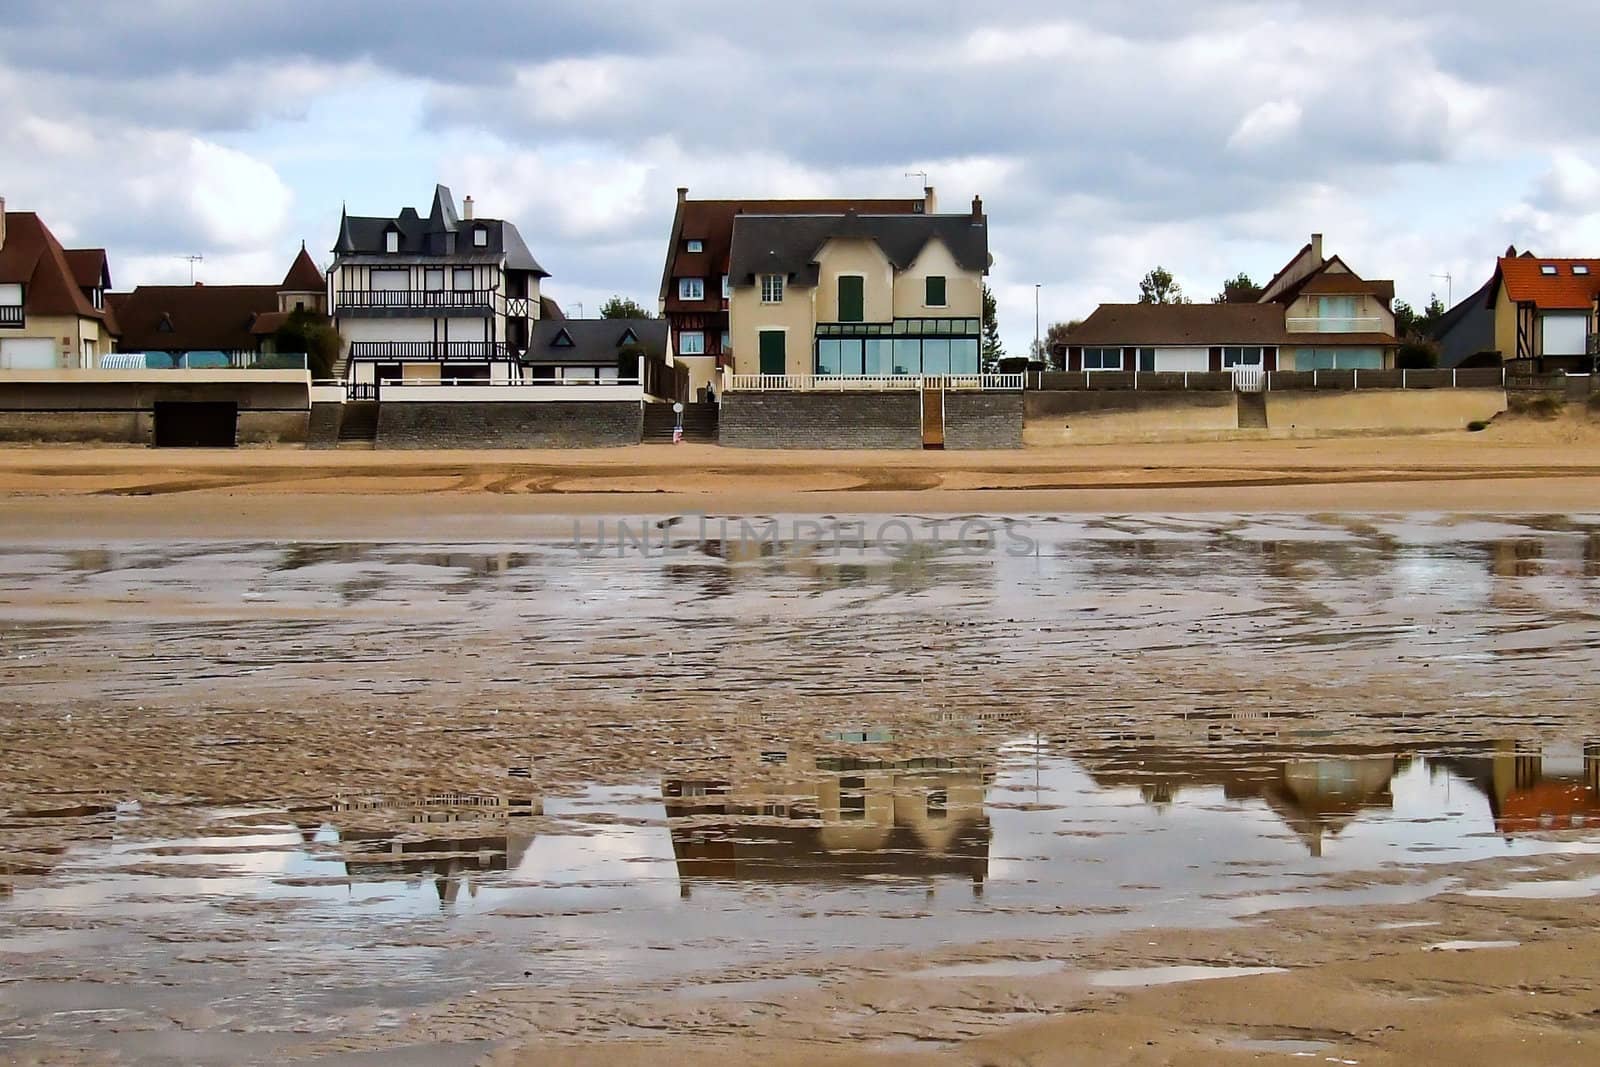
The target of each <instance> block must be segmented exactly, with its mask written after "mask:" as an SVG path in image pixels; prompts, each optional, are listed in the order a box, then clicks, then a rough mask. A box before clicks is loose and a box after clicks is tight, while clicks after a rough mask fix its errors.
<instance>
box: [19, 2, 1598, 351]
mask: <svg viewBox="0 0 1600 1067" xmlns="http://www.w3.org/2000/svg"><path fill="white" fill-rule="evenodd" d="M1515 12H1516V14H1515V16H1514V17H1513V16H1512V15H1510V14H1509V13H1508V8H1507V7H1506V5H1505V4H1504V3H1503V2H1501V0H1495V2H1489V0H1455V2H1450V3H1427V4H1423V3H1406V4H1397V3H1394V2H1393V0H1384V2H1378V0H1339V2H1338V3H1331V2H1322V3H1293V2H1264V3H1255V2H1246V0H1221V2H1215V3H1208V2H1205V0H1143V2H1141V3H1137V4H1133V3H1127V2H1125V0H1076V2H1074V3H1070V4H1064V3H1059V2H1049V0H985V2H984V3H981V4H972V3H963V4H954V3H945V2H943V0H917V2H915V3H912V2H902V0H874V2H870V3H869V2H866V0H856V2H846V0H810V2H808V3H802V4H795V5H790V6H789V7H787V8H785V7H783V6H781V5H770V4H751V3H741V4H723V3H719V2H715V0H701V2H698V3H693V4H680V3H677V2H674V0H587V2H570V3H569V2H565V0H532V2H519V3H511V2H506V3H486V2H481V3H475V2H471V0H458V2H456V3H453V4H439V3H436V2H429V3H420V2H413V0H383V2H367V0H349V2H345V0H321V2H320V3H315V4H311V3H304V4H302V3H298V2H291V3H285V2H283V0H271V2H258V0H230V2H229V3H226V4H221V3H213V2H209V0H141V2H139V3H121V2H118V3H74V2H72V0H6V2H5V4H4V5H3V8H0V99H4V100H5V101H6V102H7V107H6V111H7V115H6V121H5V122H4V123H3V124H0V195H4V196H5V197H6V200H7V206H8V207H10V208H12V209H13V210H16V209H22V210H36V211H38V212H40V213H41V214H42V215H43V216H44V217H45V220H46V221H47V222H48V223H49V224H50V225H51V227H52V228H53V229H54V230H55V231H56V233H57V235H58V236H59V237H61V238H62V239H63V240H64V241H66V242H67V243H69V244H72V243H78V244H92V245H105V246H106V247H108V248H109V249H110V252H111V256H112V272H113V277H114V279H115V281H116V283H117V285H118V287H119V288H126V287H129V286H131V285H134V284H138V283H141V282H159V281H168V282H170V281H183V280H186V279H187V277H188V272H189V264H188V263H187V262H186V261H185V260H184V259H182V258H181V257H183V256H186V255H190V254H199V255H203V256H204V257H205V262H204V263H203V264H200V265H199V267H198V268H197V269H198V276H199V277H201V278H202V279H204V280H206V281H209V282H213V283H221V282H242V281H267V280H276V279H277V278H278V277H279V276H281V274H282V272H283V270H284V269H285V268H286V267H287V265H288V262H289V259H290V257H291V256H292V254H293V252H294V250H295V249H297V248H298V247H299V242H300V240H301V239H302V238H304V239H305V240H306V242H307V244H308V245H309V247H310V248H311V249H312V251H313V253H314V254H315V255H316V256H317V258H318V259H319V261H321V262H326V260H327V259H328V258H329V257H328V253H327V249H328V248H329V246H330V245H331V244H332V242H333V238H334V234H335V230H336V226H337V222H338V215H339V206H340V203H341V202H348V203H349V206H350V210H351V211H352V212H354V213H365V214H388V213H393V212H394V211H396V210H398V209H399V208H400V207H401V206H403V205H405V204H415V205H417V206H418V207H419V208H422V209H424V210H426V207H427V204H428V200H429V196H430V194H431V190H432V187H433V183H434V182H436V181H439V182H444V183H446V184H448V185H450V186H451V187H452V188H453V189H454V190H455V192H456V195H457V196H458V197H460V196H463V195H465V194H468V193H471V194H473V196H474V197H475V199H476V201H477V203H478V205H479V211H480V213H481V214H485V215H496V216H503V217H506V218H510V219H512V220H513V221H515V222H517V224H518V226H519V228H520V229H521V230H522V233H523V235H524V236H525V237H526V238H527V240H528V243H529V245H530V246H531V247H532V248H533V250H534V253H535V255H536V256H537V257H538V258H539V260H540V261H541V262H542V263H543V264H544V266H545V268H546V269H547V270H549V271H550V272H551V274H552V275H553V277H552V278H551V279H549V281H548V282H547V292H549V293H550V294H551V295H552V296H554V297H555V298H556V299H557V300H559V301H560V302H561V303H562V304H563V305H575V304H577V303H579V302H581V303H582V304H583V305H584V307H585V309H586V310H587V311H589V313H591V314H592V313H593V311H594V309H595V308H596V307H597V305H598V302H599V301H600V300H602V299H604V298H605V297H606V296H607V295H609V294H611V293H613V292H620V293H624V294H626V295H628V296H631V297H633V298H634V299H636V300H639V301H640V302H642V303H645V304H647V306H651V307H653V306H654V304H655V297H656V287H657V285H658V282H659V278H660V270H661V263H662V259H663V254H664V251H665V247H664V246H665V243H666V239H667V234H668V230H669V227H670V224H671V218H672V209H673V202H674V197H675V189H676V187H677V186H679V185H687V186H688V187H689V188H690V189H691V195H697V196H752V197H755V196H776V195H782V196H805V195H824V194H826V195H839V194H853V195H863V196H896V195H915V193H916V192H917V191H918V189H919V188H920V184H921V179H920V178H919V177H907V176H906V174H907V172H909V171H926V172H927V173H928V174H929V175H930V180H931V181H932V183H933V184H934V185H935V186H936V187H937V188H938V190H939V194H940V198H941V202H942V204H943V205H944V206H945V207H946V209H949V210H958V209H961V208H963V207H965V206H966V205H967V204H968V203H969V202H970V200H971V197H972V195H973V194H974V193H981V194H982V196H983V198H984V202H985V205H986V206H987V209H988V211H989V215H990V223H991V235H990V240H991V250H992V252H993V254H994V258H995V267H994V273H993V277H992V279H991V284H992V285H993V286H994V288H995V291H996V294H997V295H998V297H999V300H1000V319H1001V323H1002V326H1003V327H1004V333H1005V337H1006V341H1007V344H1008V347H1010V348H1011V349H1013V350H1022V349H1023V348H1025V345H1026V342H1027V341H1028V340H1030V339H1031V337H1032V333H1033V302H1034V300H1033V298H1034V292H1033V290H1034V285H1035V284H1036V283H1037V284H1041V285H1042V286H1043V287H1044V288H1043V290H1042V293H1043V299H1042V308H1043V317H1044V321H1045V322H1046V323H1049V322H1050V321H1052V320H1055V319H1064V318H1068V317H1081V316H1082V315H1084V314H1086V313H1087V312H1088V311H1089V310H1091V309H1092V308H1093V307H1094V306H1095V304H1097V303H1098V302H1100V301H1103V300H1131V299H1133V298H1134V297H1135V295H1136V293H1137V284H1138V280H1139V278H1140V276H1141V275H1142V274H1143V273H1144V272H1145V271H1146V270H1147V269H1149V268H1150V267H1151V266H1154V265H1156V264H1158V263H1160V264H1165V265H1166V266H1167V267H1168V268H1170V269H1171V270H1172V271H1173V272H1174V273H1175V274H1176V275H1177V277H1178V279H1179V281H1180V282H1181V283H1182V284H1183V285H1184V287H1185V289H1186V290H1188V291H1189V292H1190V293H1191V294H1192V295H1194V296H1195V297H1197V298H1208V297H1209V296H1211V295H1212V294H1213V293H1215V292H1216V291H1217V289H1218V288H1219V286H1220V284H1221V282H1222V279H1223V278H1224V277H1228V276H1231V275H1232V274H1234V273H1236V272H1237V271H1240V270H1243V271H1247V272H1249V273H1250V274H1251V275H1253V276H1254V277H1255V278H1256V280H1257V281H1262V280H1265V278H1267V277H1268V276H1270V275H1271V274H1272V273H1273V272H1274V271H1275V270H1276V269H1277V268H1278V267H1279V266H1280V265H1281V264H1282V263H1283V261H1284V260H1286V259H1287V258H1288V257H1289V255H1290V254H1292V253H1293V252H1294V251H1295V250H1296V249H1297V248H1298V247H1299V246H1300V245H1301V244H1303V243H1304V242H1305V240H1306V239H1307V236H1308V235H1309V233H1310V232H1311V231H1312V230H1320V231H1322V232H1323V233H1325V234H1326V235H1327V244H1328V250H1329V251H1330V252H1338V253H1339V254H1340V255H1342V256H1343V257H1344V258H1345V259H1346V260H1347V261H1348V262H1349V263H1350V264H1351V265H1352V266H1353V267H1354V268H1355V269H1356V270H1357V271H1360V272H1361V273H1363V274H1365V275H1367V276H1368V277H1393V278H1394V279H1395V281H1396V283H1397V285H1398V291H1399V296H1400V298H1401V299H1405V300H1409V301H1411V302H1412V303H1414V304H1420V303H1423V302H1425V301H1426V300H1427V298H1428V295H1429V293H1430V292H1432V291H1434V290H1437V291H1438V292H1439V294H1440V296H1441V297H1442V296H1444V295H1445V291H1446V282H1445V281H1444V279H1442V278H1435V277H1433V276H1434V275H1442V274H1446V273H1449V274H1452V275H1453V276H1454V279H1455V281H1454V292H1455V295H1456V297H1457V298H1460V297H1461V296H1463V295H1464V294H1465V293H1467V292H1469V291H1470V290H1471V289H1472V288H1474V287H1476V286H1477V285H1478V284H1479V283H1481V282H1482V281H1483V280H1484V279H1485V278H1486V277H1487V276H1488V273H1489V271H1490V269H1491V268H1492V265H1493V258H1494V256H1495V255H1497V254H1498V253H1499V252H1500V251H1502V250H1503V249H1504V248H1505V246H1506V245H1507V244H1509V243H1515V244H1516V245H1517V246H1518V247H1519V248H1524V247H1532V248H1534V249H1536V250H1538V251H1540V252H1542V253H1544V254H1549V255H1559V254H1578V253H1588V254H1591V255H1593V254H1600V167H1597V164H1600V108H1597V107H1595V106H1593V101H1594V100H1595V99H1596V96H1595V94H1594V93H1591V92H1590V91H1589V90H1590V89H1593V88H1596V87H1597V85H1600V75H1596V74H1595V73H1594V72H1595V71H1596V70H1600V68H1597V67H1596V65H1595V63H1594V52H1595V43H1596V42H1597V41H1600V5H1597V4H1593V3H1592V2H1590V0H1548V2H1544V0H1522V2H1521V3H1519V4H1517V5H1516V6H1515ZM571 310H576V309H575V308H572V309H571Z"/></svg>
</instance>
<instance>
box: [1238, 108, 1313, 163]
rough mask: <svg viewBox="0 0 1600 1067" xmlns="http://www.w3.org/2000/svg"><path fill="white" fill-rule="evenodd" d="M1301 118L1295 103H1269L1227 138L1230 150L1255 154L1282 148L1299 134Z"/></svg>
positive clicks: (1256, 109) (1247, 116) (1252, 112)
mask: <svg viewBox="0 0 1600 1067" xmlns="http://www.w3.org/2000/svg"><path fill="white" fill-rule="evenodd" d="M1301 114H1302V111H1301V108H1300V105H1299V104H1297V103H1296V102H1295V101H1293V100H1268V101H1267V102H1266V103H1264V104H1262V105H1260V106H1259V107H1257V108H1255V109H1254V110H1253V111H1251V112H1250V113H1249V114H1248V115H1246V116H1245V117H1244V118H1242V119H1240V120H1239V125H1238V126H1236V127H1234V130H1233V133H1231V134H1229V135H1228V147H1229V148H1231V149H1233V150H1234V151H1242V152H1254V151H1258V150H1260V149H1263V148H1270V147H1272V146H1274V145H1277V144H1280V143H1281V142H1283V141H1285V140H1288V139H1289V138H1290V137H1292V136H1293V135H1294V134H1295V133H1296V132H1298V131H1299V129H1300V116H1301Z"/></svg>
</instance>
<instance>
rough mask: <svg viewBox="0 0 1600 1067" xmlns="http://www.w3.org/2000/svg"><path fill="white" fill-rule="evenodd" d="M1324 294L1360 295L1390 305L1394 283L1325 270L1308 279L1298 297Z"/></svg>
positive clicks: (1301, 287)
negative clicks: (1371, 297) (1374, 298)
mask: <svg viewBox="0 0 1600 1067" xmlns="http://www.w3.org/2000/svg"><path fill="white" fill-rule="evenodd" d="M1324 293H1325V294H1330V295H1336V294H1340V293H1359V294H1363V295H1366V296H1373V297H1376V298H1377V299H1379V300H1382V301H1383V302H1384V303H1388V302H1389V301H1391V300H1393V299H1394V282H1392V281H1390V280H1388V279H1387V278H1384V279H1366V278H1362V277H1361V276H1360V275H1357V274H1350V273H1343V272H1339V271H1328V270H1324V271H1321V272H1319V273H1316V274H1313V275H1312V276H1311V277H1309V278H1307V279H1306V280H1305V282H1304V283H1303V284H1302V285H1301V286H1300V287H1299V293H1297V294H1296V295H1300V294H1305V295H1309V296H1316V295H1319V294H1324Z"/></svg>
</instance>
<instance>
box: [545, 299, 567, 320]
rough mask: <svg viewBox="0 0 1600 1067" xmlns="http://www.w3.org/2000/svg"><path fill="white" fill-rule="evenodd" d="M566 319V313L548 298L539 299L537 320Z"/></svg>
mask: <svg viewBox="0 0 1600 1067" xmlns="http://www.w3.org/2000/svg"><path fill="white" fill-rule="evenodd" d="M566 317H567V314H566V312H564V311H562V310H561V305H560V304H558V303H556V302H555V300H554V299H552V298H551V297H548V296H541V297H540V298H539V318H541V319H555V320H557V321H560V320H561V319H564V318H566Z"/></svg>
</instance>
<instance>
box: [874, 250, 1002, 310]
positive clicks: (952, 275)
mask: <svg viewBox="0 0 1600 1067" xmlns="http://www.w3.org/2000/svg"><path fill="white" fill-rule="evenodd" d="M930 274H932V275H942V276H943V277H944V280H945V282H944V288H945V304H946V306H945V307H942V308H930V307H928V306H927V305H926V304H925V303H923V301H924V300H926V299H927V295H928V289H927V285H926V281H927V278H928V275H930ZM982 314H983V276H982V275H981V274H978V273H976V272H974V271H969V270H965V269H963V268H962V267H961V266H960V265H958V264H957V263H956V260H955V257H954V256H953V255H951V254H950V249H949V247H948V246H947V245H946V244H945V243H944V242H943V241H940V240H938V239H934V240H932V241H929V242H928V243H927V244H926V245H924V246H923V248H922V251H921V252H920V253H918V255H917V258H916V261H915V262H913V263H912V264H911V266H909V267H907V268H906V269H905V271H904V272H903V273H901V274H900V276H899V277H898V278H896V279H895V282H894V315H895V318H901V319H907V318H920V317H924V316H927V317H937V318H953V317H957V316H963V317H966V318H978V317H979V316H981V315H982Z"/></svg>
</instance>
